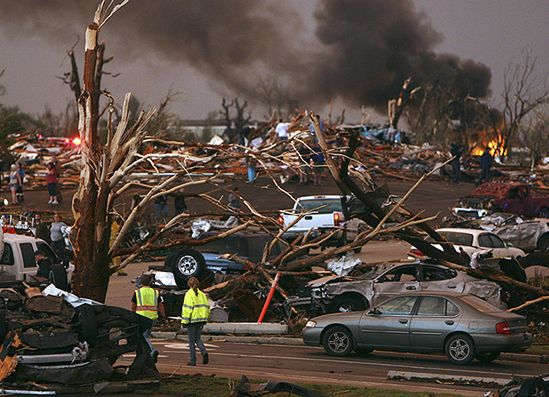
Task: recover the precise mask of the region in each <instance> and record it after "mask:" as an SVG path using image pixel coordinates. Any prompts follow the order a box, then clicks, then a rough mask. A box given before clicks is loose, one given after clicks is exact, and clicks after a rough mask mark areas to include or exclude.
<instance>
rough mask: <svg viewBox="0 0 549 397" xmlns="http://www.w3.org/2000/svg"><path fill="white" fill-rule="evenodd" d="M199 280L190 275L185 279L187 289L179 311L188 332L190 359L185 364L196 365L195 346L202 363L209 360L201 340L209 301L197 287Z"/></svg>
mask: <svg viewBox="0 0 549 397" xmlns="http://www.w3.org/2000/svg"><path fill="white" fill-rule="evenodd" d="M199 284H200V283H199V281H198V279H197V278H196V277H191V278H189V280H188V281H187V285H188V286H189V290H188V291H187V292H186V293H185V299H184V301H183V309H182V311H181V325H182V326H183V327H187V331H188V334H189V355H190V359H189V362H188V363H187V365H190V366H195V365H196V346H198V348H199V349H200V353H201V354H202V364H204V365H206V364H208V362H209V357H208V352H207V351H206V347H205V346H204V343H203V342H202V339H201V336H202V329H203V328H204V325H205V324H206V323H207V322H208V318H209V317H210V303H209V301H208V297H207V296H206V294H205V293H204V292H202V291H201V290H199V289H198V285H199Z"/></svg>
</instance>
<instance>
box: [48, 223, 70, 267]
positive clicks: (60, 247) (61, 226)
mask: <svg viewBox="0 0 549 397" xmlns="http://www.w3.org/2000/svg"><path fill="white" fill-rule="evenodd" d="M67 227H68V225H67V224H66V223H65V222H63V218H61V215H59V214H55V215H54V216H53V222H52V223H51V225H50V239H51V245H52V246H53V249H54V251H55V253H56V254H57V256H58V257H59V259H60V260H61V262H62V263H63V264H64V265H66V266H68V262H69V259H68V257H67V251H66V247H65V236H64V235H63V231H64V230H65V229H66V228H67Z"/></svg>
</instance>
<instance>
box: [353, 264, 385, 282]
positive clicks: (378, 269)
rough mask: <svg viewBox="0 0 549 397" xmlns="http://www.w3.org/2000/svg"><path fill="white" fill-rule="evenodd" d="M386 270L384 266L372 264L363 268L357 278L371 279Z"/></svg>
mask: <svg viewBox="0 0 549 397" xmlns="http://www.w3.org/2000/svg"><path fill="white" fill-rule="evenodd" d="M386 270H387V267H386V266H374V267H369V268H367V269H365V270H363V273H362V274H361V275H360V277H359V278H361V279H364V280H372V279H374V278H376V277H377V276H379V275H380V274H382V273H383V272H384V271H386Z"/></svg>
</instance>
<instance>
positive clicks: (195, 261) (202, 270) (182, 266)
mask: <svg viewBox="0 0 549 397" xmlns="http://www.w3.org/2000/svg"><path fill="white" fill-rule="evenodd" d="M171 269H172V272H173V275H174V278H175V282H176V283H177V286H178V287H179V288H185V287H186V286H187V280H188V279H189V278H191V277H196V278H197V279H199V280H201V279H202V277H203V276H204V275H205V274H206V273H207V270H208V269H207V267H206V260H205V259H204V256H203V255H202V254H201V253H200V252H198V251H195V250H191V249H184V250H181V251H179V252H177V253H176V254H174V256H173V259H172V263H171Z"/></svg>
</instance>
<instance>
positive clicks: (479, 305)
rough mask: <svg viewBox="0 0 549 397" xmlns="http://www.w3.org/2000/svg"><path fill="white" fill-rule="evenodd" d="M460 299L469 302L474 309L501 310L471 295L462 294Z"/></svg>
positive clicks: (485, 310) (481, 310)
mask: <svg viewBox="0 0 549 397" xmlns="http://www.w3.org/2000/svg"><path fill="white" fill-rule="evenodd" d="M461 300H462V301H464V302H465V303H467V304H469V305H470V306H473V307H474V308H475V309H477V310H478V311H479V312H482V313H494V312H500V311H501V310H500V309H498V308H497V307H495V306H493V305H491V304H490V303H488V302H486V301H483V300H482V299H480V298H478V297H476V296H473V295H463V296H462V297H461Z"/></svg>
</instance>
